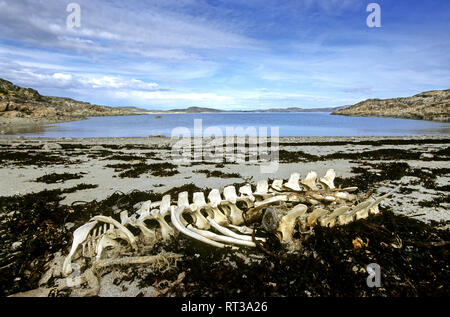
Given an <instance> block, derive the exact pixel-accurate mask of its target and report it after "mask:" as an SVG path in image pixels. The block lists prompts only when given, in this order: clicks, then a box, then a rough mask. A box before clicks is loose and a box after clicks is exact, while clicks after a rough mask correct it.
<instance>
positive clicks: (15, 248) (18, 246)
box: [11, 241, 22, 251]
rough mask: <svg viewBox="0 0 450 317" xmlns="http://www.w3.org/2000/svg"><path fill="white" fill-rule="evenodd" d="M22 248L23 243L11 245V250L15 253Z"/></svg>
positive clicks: (18, 242)
mask: <svg viewBox="0 0 450 317" xmlns="http://www.w3.org/2000/svg"><path fill="white" fill-rule="evenodd" d="M21 246H22V242H20V241H17V242H14V243H13V244H12V245H11V249H12V250H13V251H16V250H18V249H19V248H20V247H21Z"/></svg>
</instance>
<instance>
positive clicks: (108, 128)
mask: <svg viewBox="0 0 450 317" xmlns="http://www.w3.org/2000/svg"><path fill="white" fill-rule="evenodd" d="M194 119H202V130H203V131H204V130H205V129H206V128H208V127H218V128H220V129H221V130H222V131H223V134H224V135H225V131H226V130H225V129H226V128H227V127H234V128H236V127H242V128H244V129H246V128H248V127H255V128H257V129H258V128H259V127H266V128H268V130H269V134H270V127H278V128H279V133H280V136H413V135H450V124H448V123H441V122H431V121H420V120H405V119H394V118H370V117H347V116H334V115H329V114H328V113H211V114H162V115H161V117H160V118H156V116H155V115H154V114H152V115H137V116H122V117H95V118H89V119H88V120H83V121H72V122H65V123H58V124H51V125H44V126H33V127H30V128H29V129H27V128H24V127H17V129H16V130H15V131H13V134H20V135H25V136H30V137H75V138H78V137H81V138H83V137H85V138H87V137H147V136H150V135H165V136H171V133H172V131H173V129H174V128H176V127H186V128H188V129H189V130H190V131H191V134H192V135H193V128H194Z"/></svg>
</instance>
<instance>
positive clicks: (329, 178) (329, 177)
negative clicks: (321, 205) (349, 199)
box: [320, 169, 336, 189]
mask: <svg viewBox="0 0 450 317" xmlns="http://www.w3.org/2000/svg"><path fill="white" fill-rule="evenodd" d="M335 178H336V172H335V171H334V169H329V170H328V171H327V172H326V174H325V176H324V177H322V178H321V179H320V182H321V183H323V184H325V185H326V186H327V187H328V189H334V188H335V186H334V179H335Z"/></svg>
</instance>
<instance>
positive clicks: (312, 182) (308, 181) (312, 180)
mask: <svg viewBox="0 0 450 317" xmlns="http://www.w3.org/2000/svg"><path fill="white" fill-rule="evenodd" d="M316 180H317V173H316V172H314V171H311V172H309V173H308V175H306V178H305V179H304V180H302V181H301V184H302V185H305V186H307V187H308V189H310V190H319V189H318V188H317V186H316Z"/></svg>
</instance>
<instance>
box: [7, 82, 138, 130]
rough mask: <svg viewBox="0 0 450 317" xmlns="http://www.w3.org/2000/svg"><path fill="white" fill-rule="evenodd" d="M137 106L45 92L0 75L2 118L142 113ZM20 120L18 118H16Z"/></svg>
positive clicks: (66, 118) (46, 119)
mask: <svg viewBox="0 0 450 317" xmlns="http://www.w3.org/2000/svg"><path fill="white" fill-rule="evenodd" d="M140 113H141V112H139V111H138V109H135V108H131V107H130V108H113V107H105V106H97V105H92V104H90V103H88V102H81V101H76V100H73V99H69V98H60V97H47V96H42V95H40V94H39V92H37V91H36V90H34V89H31V88H22V87H19V86H16V85H14V84H13V83H11V82H9V81H7V80H4V79H0V120H1V121H2V122H3V124H7V123H8V121H10V119H16V118H17V119H18V118H23V119H28V120H27V121H44V122H63V121H72V120H82V119H86V118H87V117H96V116H123V115H133V114H140ZM15 121H17V120H15Z"/></svg>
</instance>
